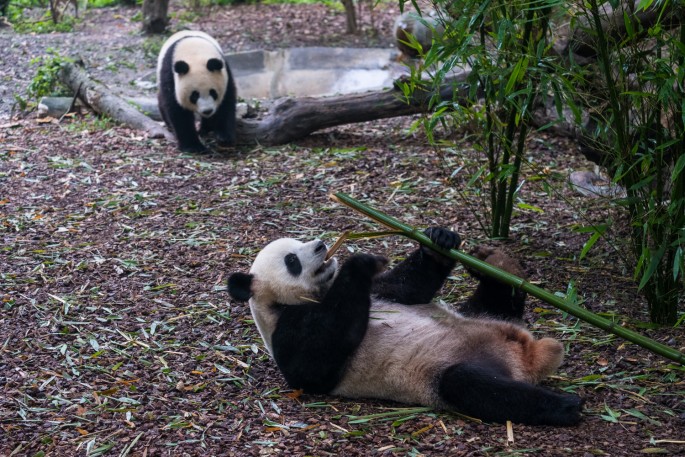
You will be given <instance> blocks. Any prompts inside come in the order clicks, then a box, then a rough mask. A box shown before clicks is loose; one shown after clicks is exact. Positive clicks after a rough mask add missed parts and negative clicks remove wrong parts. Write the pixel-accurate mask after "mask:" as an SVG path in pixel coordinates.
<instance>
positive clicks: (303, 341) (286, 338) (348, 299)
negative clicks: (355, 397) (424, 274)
mask: <svg viewBox="0 0 685 457" xmlns="http://www.w3.org/2000/svg"><path fill="white" fill-rule="evenodd" d="M386 262H387V261H385V259H383V258H382V257H376V256H371V255H366V254H359V255H355V256H352V257H350V259H348V260H347V261H346V262H345V263H344V264H343V265H342V267H341V268H340V271H339V273H338V276H337V277H336V279H335V281H334V282H333V285H332V286H331V288H330V289H329V291H328V292H327V293H326V296H325V297H324V298H323V299H322V300H321V302H320V303H314V304H301V305H290V306H282V309H281V315H280V317H279V319H278V324H277V325H276V329H275V330H274V333H273V336H272V343H273V348H274V349H273V350H274V358H275V359H276V363H277V364H278V367H279V369H280V370H281V372H282V373H283V375H284V376H285V378H286V381H287V382H288V385H290V386H291V387H292V388H294V389H304V391H305V392H309V393H329V392H330V391H332V390H333V389H334V388H335V386H336V385H337V384H338V383H339V382H340V380H341V379H342V376H343V375H344V370H345V368H346V366H347V361H348V359H349V357H350V356H351V355H352V354H353V353H354V351H355V350H356V349H357V348H358V347H359V344H361V342H362V340H363V339H364V335H365V334H366V329H367V326H368V323H369V308H370V307H371V297H370V293H371V281H372V278H373V276H375V275H376V274H377V273H378V272H379V271H380V269H381V268H383V266H384V265H385V263H386Z"/></svg>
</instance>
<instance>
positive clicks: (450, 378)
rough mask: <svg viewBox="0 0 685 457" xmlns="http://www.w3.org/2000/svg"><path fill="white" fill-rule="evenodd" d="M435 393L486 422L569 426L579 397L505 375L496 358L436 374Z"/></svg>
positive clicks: (578, 407) (576, 413)
mask: <svg viewBox="0 0 685 457" xmlns="http://www.w3.org/2000/svg"><path fill="white" fill-rule="evenodd" d="M438 395H439V397H440V399H441V400H442V401H443V402H444V403H445V404H446V405H447V406H448V407H449V408H450V409H453V410H455V411H457V412H459V413H462V414H465V415H467V416H472V417H476V418H479V419H482V420H485V421H487V422H499V423H504V422H506V421H508V420H510V421H512V422H515V423H520V424H527V425H558V426H569V425H575V424H577V423H578V422H580V419H581V410H582V406H583V400H582V399H581V398H580V397H578V396H576V395H572V394H564V393H557V392H553V391H551V390H548V389H544V388H542V387H539V386H535V385H532V384H527V383H524V382H520V381H515V380H513V379H511V378H510V377H508V375H507V370H506V369H505V368H504V367H501V366H497V362H493V361H479V362H475V361H474V362H464V363H459V364H456V365H452V366H451V367H449V368H447V369H446V370H445V371H444V372H443V373H442V374H441V376H440V379H439V382H438Z"/></svg>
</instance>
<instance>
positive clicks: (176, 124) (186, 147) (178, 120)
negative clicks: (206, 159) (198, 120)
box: [167, 104, 207, 153]
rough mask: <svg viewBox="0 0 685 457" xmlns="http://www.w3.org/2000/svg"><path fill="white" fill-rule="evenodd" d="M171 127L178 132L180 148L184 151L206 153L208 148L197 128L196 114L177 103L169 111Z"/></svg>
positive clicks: (177, 138) (177, 137)
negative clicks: (201, 139)
mask: <svg viewBox="0 0 685 457" xmlns="http://www.w3.org/2000/svg"><path fill="white" fill-rule="evenodd" d="M167 117H168V119H169V123H170V124H171V128H172V129H173V130H174V133H175V134H176V140H177V141H178V148H179V149H180V150H181V151H183V152H192V153H204V152H207V148H206V147H205V146H204V145H203V144H202V142H201V141H200V137H199V136H198V134H197V130H196V129H195V115H194V114H193V113H192V112H191V111H188V110H185V109H183V108H181V106H180V105H178V104H177V106H175V107H171V108H170V109H169V112H168V113H167Z"/></svg>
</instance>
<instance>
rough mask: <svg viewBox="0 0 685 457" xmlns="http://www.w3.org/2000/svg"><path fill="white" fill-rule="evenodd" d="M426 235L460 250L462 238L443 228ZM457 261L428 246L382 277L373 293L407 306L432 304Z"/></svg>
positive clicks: (416, 251)
mask: <svg viewBox="0 0 685 457" xmlns="http://www.w3.org/2000/svg"><path fill="white" fill-rule="evenodd" d="M424 233H425V234H426V235H427V236H428V237H429V238H430V239H431V241H433V242H434V243H436V244H437V245H438V246H440V247H441V248H443V249H453V248H457V247H459V245H460V244H461V239H460V238H459V235H458V234H456V233H455V232H452V231H451V230H448V229H445V228H442V227H430V228H428V229H426V230H425V231H424ZM455 263H456V262H455V261H454V260H453V259H451V258H448V257H445V256H443V255H442V254H439V253H437V252H435V251H433V250H432V249H429V248H427V247H423V246H422V247H420V248H418V249H417V250H415V251H414V252H412V253H411V254H410V255H409V256H408V257H407V258H406V259H405V260H403V261H402V262H400V263H399V264H397V265H396V266H395V267H394V268H393V269H392V270H390V271H388V272H386V273H383V274H382V275H379V276H378V277H377V278H376V279H375V280H374V284H373V289H372V292H373V294H375V295H377V296H378V297H380V298H385V299H388V300H392V301H394V302H397V303H402V304H404V305H415V304H424V303H429V302H430V301H431V300H433V297H435V294H436V293H438V291H439V290H440V288H441V287H442V285H443V284H444V283H445V279H447V276H449V274H450V272H451V271H452V269H453V268H454V265H455Z"/></svg>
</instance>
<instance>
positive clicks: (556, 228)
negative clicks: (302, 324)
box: [0, 3, 685, 456]
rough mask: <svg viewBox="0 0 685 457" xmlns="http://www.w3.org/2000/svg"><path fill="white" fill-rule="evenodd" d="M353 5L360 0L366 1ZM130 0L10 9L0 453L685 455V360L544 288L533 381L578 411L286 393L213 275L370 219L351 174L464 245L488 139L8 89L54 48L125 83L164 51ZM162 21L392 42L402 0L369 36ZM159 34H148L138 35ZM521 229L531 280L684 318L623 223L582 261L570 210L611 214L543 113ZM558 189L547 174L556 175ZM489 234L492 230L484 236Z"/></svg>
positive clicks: (379, 248) (0, 39) (247, 33)
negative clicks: (187, 134) (168, 117)
mask: <svg viewBox="0 0 685 457" xmlns="http://www.w3.org/2000/svg"><path fill="white" fill-rule="evenodd" d="M364 5H367V3H364ZM136 12H137V10H136V9H126V8H110V9H102V10H89V11H87V13H86V15H85V20H84V22H83V23H82V24H81V25H79V26H78V27H77V30H76V31H75V32H73V33H69V34H50V35H17V34H15V33H13V32H12V31H8V30H3V31H0V46H2V49H4V50H5V51H3V55H2V56H1V57H0V60H1V61H2V63H1V64H0V72H1V78H0V97H1V102H0V235H1V236H2V244H0V300H2V312H1V313H0V392H1V393H0V426H1V428H0V455H6V456H76V455H83V456H86V455H88V456H100V455H119V456H126V455H130V456H167V455H168V456H212V455H215V456H248V455H254V456H258V455H276V454H277V455H296V456H304V455H314V456H325V455H339V456H355V455H360V456H361V455H408V456H418V455H426V456H428V455H433V456H522V455H536V456H538V455H544V456H565V455H568V456H599V455H601V456H634V455H638V454H650V453H657V454H668V455H685V383H684V378H685V372H684V370H683V367H681V366H677V365H675V364H674V363H670V362H669V361H668V360H666V359H664V358H662V357H660V356H658V355H655V354H652V353H650V352H648V351H647V350H644V349H642V348H640V347H638V346H636V345H634V344H630V343H627V342H626V341H623V340H622V339H620V338H618V337H613V336H611V335H607V334H606V333H605V332H603V331H601V330H598V329H595V328H593V327H591V326H590V325H588V324H585V323H583V322H580V321H578V320H577V319H575V318H572V317H570V316H568V315H566V314H564V313H562V312H560V311H558V310H556V309H554V308H552V307H550V306H548V305H546V304H544V303H542V302H540V301H539V300H536V299H530V300H529V308H528V309H527V311H526V321H527V324H528V326H529V327H530V328H531V330H532V331H533V332H535V333H536V334H537V335H539V336H553V337H555V338H558V339H560V340H561V341H563V342H564V344H565V346H566V348H567V352H568V353H567V356H566V360H565V362H564V364H563V365H562V367H561V368H560V370H559V372H558V373H557V374H556V375H555V376H553V377H551V378H550V379H549V380H547V381H546V382H545V385H546V386H548V387H549V388H552V389H563V390H566V391H569V392H575V393H577V394H579V395H581V396H583V397H584V398H585V399H586V404H585V411H584V420H583V421H582V423H581V424H580V425H578V426H577V427H572V428H555V427H528V426H521V425H516V424H514V426H513V441H510V440H509V439H508V435H507V429H506V427H505V426H504V425H502V424H487V423H479V422H477V421H472V420H468V419H466V418H463V417H459V416H457V415H454V414H450V413H446V412H443V411H426V410H425V409H422V408H419V409H416V408H415V407H413V406H412V405H401V404H395V403H390V402H379V401H373V400H369V401H354V400H348V399H343V398H335V397H330V396H312V395H301V396H298V395H296V394H294V393H293V392H292V391H291V390H290V389H288V388H287V386H286V384H285V382H284V380H283V378H282V376H281V375H280V374H279V372H278V371H277V369H276V366H275V364H274V362H273V361H272V360H271V359H270V358H269V356H268V354H267V353H266V352H265V349H264V347H263V345H262V343H261V340H260V338H259V336H258V334H257V331H256V329H255V327H254V325H253V323H252V321H251V316H250V313H249V309H248V308H247V306H246V305H245V304H242V303H236V302H232V301H231V300H230V298H229V297H228V294H227V293H226V285H225V283H226V278H227V276H228V275H229V274H230V273H231V272H233V271H246V270H247V269H248V268H249V265H250V263H251V260H252V259H253V258H254V256H255V254H256V253H257V252H258V250H259V249H260V248H261V247H262V246H264V245H265V244H266V243H267V242H268V241H270V240H272V239H275V238H278V237H282V236H292V237H298V238H301V239H303V240H306V239H310V238H314V237H321V238H322V239H324V240H325V241H327V242H328V243H330V242H332V240H334V239H335V238H337V236H338V235H339V233H340V232H341V231H343V230H347V229H351V230H354V231H371V230H376V229H379V228H380V227H378V226H376V225H374V224H373V223H372V222H370V221H368V220H366V219H365V218H364V217H363V216H360V215H358V214H356V213H354V212H353V211H352V210H350V209H347V208H345V207H342V206H341V205H339V204H336V203H334V202H333V201H331V199H330V198H329V194H331V193H333V192H338V191H343V192H347V193H349V194H351V195H352V196H354V197H356V198H358V199H360V200H361V201H363V202H365V203H367V204H370V205H373V206H375V207H377V208H378V209H380V210H383V211H385V212H387V213H389V214H391V215H393V216H395V217H397V218H399V219H401V220H402V221H404V222H406V223H409V224H413V225H415V226H417V227H422V228H423V227H427V226H431V225H443V226H449V227H452V228H453V229H454V230H456V231H458V232H459V233H460V234H461V235H462V237H463V238H465V239H466V240H467V248H469V247H471V246H473V245H475V244H478V243H485V242H489V241H487V240H486V239H485V237H484V235H483V232H482V230H481V229H480V225H479V219H478V215H479V214H480V215H482V211H481V207H482V206H481V204H480V203H479V202H480V201H481V200H480V197H479V196H478V195H477V192H476V191H475V190H474V189H473V188H470V187H468V186H467V181H468V178H469V176H468V173H467V172H473V171H475V170H476V169H477V167H479V166H480V165H482V163H483V159H482V156H480V155H479V154H478V153H477V152H476V150H475V148H474V147H473V144H472V142H471V138H472V137H471V136H470V131H469V130H468V129H465V128H460V127H454V128H453V129H452V131H450V132H444V133H443V134H442V135H443V136H444V137H445V138H449V139H451V140H453V144H454V145H453V146H452V147H445V148H435V147H430V146H429V145H428V144H427V141H426V139H425V136H424V135H423V134H422V133H421V132H420V131H415V132H411V131H410V127H411V124H412V122H413V121H414V120H416V119H415V118H403V119H392V120H387V121H378V122H369V123H365V124H358V125H350V126H344V127H339V128H335V129H330V130H327V131H324V132H320V133H317V134H314V135H311V136H310V137H308V138H306V139H304V140H302V141H300V142H298V143H297V144H291V145H287V146H283V147H271V148H263V147H249V148H248V147H245V148H238V149H236V150H235V151H231V152H228V153H225V154H214V155H206V156H190V155H183V154H180V153H179V152H178V151H177V150H176V149H175V146H174V145H173V144H170V143H168V142H165V141H162V140H151V139H148V138H145V137H143V136H141V134H140V133H139V132H136V131H132V130H129V129H126V128H123V127H120V126H116V125H113V124H112V123H111V122H108V121H106V120H101V119H97V118H94V117H92V116H76V117H73V118H65V119H63V120H62V121H61V122H58V121H56V120H48V121H44V120H39V119H37V118H36V116H35V113H33V112H20V111H19V110H18V109H17V106H16V105H15V95H18V96H20V97H26V88H27V86H28V84H29V82H30V81H31V79H32V77H33V74H34V72H35V69H36V64H31V63H30V61H31V59H33V58H36V57H39V56H42V55H44V54H45V53H46V52H47V50H48V48H52V49H55V50H56V51H57V52H58V53H59V54H62V55H69V56H78V57H80V58H82V59H83V60H84V62H85V63H86V66H87V68H88V70H89V72H90V73H91V74H92V75H93V76H94V77H97V78H99V79H101V80H102V81H105V82H107V83H108V84H109V85H110V86H112V87H115V88H118V90H119V91H121V92H123V93H136V94H138V93H140V94H143V95H150V94H152V93H154V91H153V90H152V89H144V88H141V87H140V86H136V85H135V84H134V83H133V81H135V80H136V79H139V78H141V77H143V76H144V75H146V74H149V73H151V72H152V71H153V69H154V62H155V58H156V55H155V53H154V52H153V51H154V49H159V47H158V44H159V42H158V43H157V47H156V48H155V45H154V40H151V39H149V38H146V37H143V36H141V35H140V34H138V28H139V23H138V22H135V21H134V20H132V18H133V17H134V15H135V13H136ZM172 13H173V14H174V20H173V22H172V27H175V28H179V27H181V26H191V27H197V28H201V29H203V30H206V31H208V32H210V33H212V34H214V35H215V36H216V37H217V39H218V40H219V41H220V42H221V43H222V44H224V45H225V48H226V49H227V50H229V51H240V50H248V49H256V48H269V49H272V48H274V47H278V46H299V45H303V46H304V45H325V46H332V45H335V46H381V47H388V46H391V45H392V42H391V39H390V29H391V26H392V22H393V20H394V17H395V15H396V14H397V7H396V5H394V4H392V5H389V4H381V5H379V6H377V7H376V8H375V9H374V15H373V27H372V26H371V21H370V19H369V15H368V13H366V14H364V16H363V17H364V31H363V33H362V34H360V35H359V36H354V37H351V36H347V35H345V34H344V33H343V32H344V16H343V13H342V12H341V11H340V10H335V9H332V8H330V7H328V6H325V5H321V4H318V5H300V6H294V5H240V6H235V7H222V8H219V9H215V10H213V11H212V12H211V14H207V13H205V14H204V18H202V16H191V15H189V14H187V13H186V12H184V11H182V10H180V9H179V8H178V7H177V6H176V5H175V4H173V3H172ZM151 43H152V44H151ZM528 146H529V148H528V152H527V157H528V159H529V161H530V166H526V169H525V182H524V184H523V186H522V188H521V191H520V197H519V203H520V204H519V206H518V208H517V211H516V213H515V215H514V220H513V230H512V236H511V239H510V240H508V241H506V242H499V243H497V244H499V245H501V246H503V247H504V248H505V249H506V250H508V251H509V252H510V253H512V254H513V255H515V256H516V257H518V258H519V259H521V260H522V262H523V263H524V265H525V268H526V270H527V272H528V274H529V275H530V278H531V280H532V281H533V282H534V283H535V284H538V285H539V286H541V287H543V288H545V289H546V290H549V291H553V292H557V291H558V292H566V290H567V287H568V285H569V283H571V282H573V284H574V285H575V288H576V290H577V291H578V294H579V296H580V297H581V298H582V299H583V306H585V307H587V308H588V309H590V310H592V311H594V312H597V313H601V314H602V315H603V316H605V317H607V318H609V319H614V320H615V321H616V322H617V323H618V324H619V325H622V326H625V327H627V328H631V329H633V330H637V331H639V332H640V333H643V334H645V335H647V336H649V337H651V338H654V339H656V340H657V341H660V342H662V343H664V344H667V345H669V346H671V347H674V348H677V349H680V350H681V351H682V350H684V349H685V336H684V335H683V331H682V328H677V329H672V328H652V327H651V326H649V325H645V322H646V321H647V316H646V312H645V310H646V305H645V302H644V300H643V299H642V298H641V297H640V296H639V294H638V293H637V291H636V287H635V284H634V283H633V282H632V280H631V266H630V265H629V264H626V262H624V257H625V255H624V254H621V252H622V251H621V249H622V248H621V246H620V242H619V241H620V237H619V238H616V239H615V240H619V241H614V242H613V243H611V244H610V243H600V244H599V245H598V246H596V248H595V249H594V250H593V251H591V253H590V254H589V256H588V257H587V258H585V259H584V260H582V261H579V260H578V255H579V253H580V251H581V249H582V245H583V243H584V242H585V240H586V237H587V235H586V234H583V233H578V232H577V231H574V228H576V227H579V226H585V225H588V224H589V223H591V222H596V221H604V220H605V219H608V218H610V219H611V220H612V221H614V222H613V223H614V229H615V232H616V233H618V234H620V233H621V231H622V227H624V224H625V220H624V218H623V216H622V215H621V213H619V212H617V211H616V210H614V209H612V208H611V207H609V206H608V205H607V204H606V203H605V202H603V201H601V200H593V199H588V198H586V197H581V196H579V195H577V194H576V193H574V192H573V191H572V190H571V189H570V188H569V187H568V185H567V179H568V175H569V173H570V172H571V171H574V170H583V169H591V168H592V164H590V163H588V162H586V161H585V160H584V159H583V158H582V157H581V156H579V154H578V153H577V148H576V146H575V145H574V144H571V143H568V142H566V141H564V140H560V139H558V138H553V137H548V136H545V135H537V136H535V137H534V138H531V140H530V142H529V144H528ZM550 189H551V190H550ZM489 243H494V242H489ZM345 247H346V248H347V249H344V250H343V253H342V254H341V256H342V257H345V256H347V255H349V253H350V252H357V251H364V252H375V253H378V254H383V255H386V256H388V257H389V258H390V259H391V260H397V259H399V258H401V257H402V256H403V255H405V254H406V253H407V252H409V251H410V250H411V249H413V248H414V247H415V246H414V244H413V243H412V242H409V241H407V240H406V239H402V238H399V237H386V238H382V239H373V240H364V241H356V242H348V243H347V244H346V246H345ZM472 290H473V281H472V280H471V279H470V278H469V277H468V275H467V274H466V273H465V271H464V269H463V268H462V267H460V266H458V267H457V268H456V269H455V271H454V274H453V275H452V276H451V277H450V280H449V282H448V284H446V286H445V288H444V290H443V292H442V295H441V297H440V299H441V300H443V301H444V302H445V303H448V304H454V305H456V304H458V303H460V302H462V301H464V299H465V298H466V297H467V296H468V294H469V293H470V291H472Z"/></svg>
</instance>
